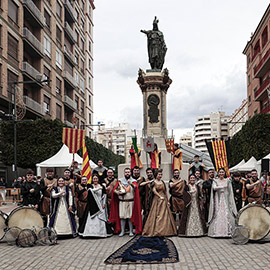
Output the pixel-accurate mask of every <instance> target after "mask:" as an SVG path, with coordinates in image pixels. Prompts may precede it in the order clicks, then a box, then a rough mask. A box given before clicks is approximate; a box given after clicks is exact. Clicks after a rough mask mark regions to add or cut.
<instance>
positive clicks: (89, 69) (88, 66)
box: [88, 59, 91, 70]
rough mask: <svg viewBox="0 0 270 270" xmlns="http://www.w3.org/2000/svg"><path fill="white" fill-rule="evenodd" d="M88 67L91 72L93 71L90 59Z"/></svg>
mask: <svg viewBox="0 0 270 270" xmlns="http://www.w3.org/2000/svg"><path fill="white" fill-rule="evenodd" d="M88 67H89V70H91V60H90V59H89V60H88Z"/></svg>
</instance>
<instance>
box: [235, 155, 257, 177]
mask: <svg viewBox="0 0 270 270" xmlns="http://www.w3.org/2000/svg"><path fill="white" fill-rule="evenodd" d="M252 169H256V170H257V171H258V173H260V171H261V170H260V166H259V165H258V162H257V160H256V158H255V157H251V158H250V159H249V160H248V161H247V162H246V163H245V164H242V165H241V166H239V167H238V171H239V172H250V171H251V170H252Z"/></svg>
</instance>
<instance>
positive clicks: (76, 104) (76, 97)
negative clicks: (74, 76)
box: [75, 95, 79, 110]
mask: <svg viewBox="0 0 270 270" xmlns="http://www.w3.org/2000/svg"><path fill="white" fill-rule="evenodd" d="M75 106H76V110H79V97H78V96H76V95H75Z"/></svg>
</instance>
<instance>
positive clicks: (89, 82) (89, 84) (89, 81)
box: [88, 77, 91, 88]
mask: <svg viewBox="0 0 270 270" xmlns="http://www.w3.org/2000/svg"><path fill="white" fill-rule="evenodd" d="M88 88H91V77H89V78H88Z"/></svg>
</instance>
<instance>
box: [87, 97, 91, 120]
mask: <svg viewBox="0 0 270 270" xmlns="http://www.w3.org/2000/svg"><path fill="white" fill-rule="evenodd" d="M91 103H92V102H91V96H90V95H89V96H88V104H89V106H90V107H91ZM89 118H90V117H89Z"/></svg>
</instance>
